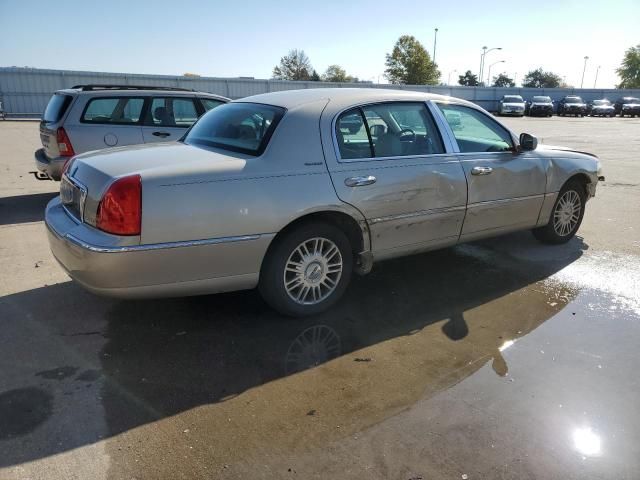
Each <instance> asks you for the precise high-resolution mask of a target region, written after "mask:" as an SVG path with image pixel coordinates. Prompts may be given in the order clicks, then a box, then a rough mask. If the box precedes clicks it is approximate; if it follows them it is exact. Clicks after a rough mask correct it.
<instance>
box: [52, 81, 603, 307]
mask: <svg viewBox="0 0 640 480" xmlns="http://www.w3.org/2000/svg"><path fill="white" fill-rule="evenodd" d="M453 121H455V124H454V127H455V128H452V127H451V126H450V122H453ZM599 178H600V179H602V177H600V163H599V161H598V159H597V158H596V157H595V156H594V155H590V154H585V153H580V152H575V151H571V150H568V149H565V148H559V147H550V146H542V145H537V140H536V139H535V137H533V136H531V135H528V134H522V135H521V136H520V138H518V137H517V136H516V135H514V134H513V133H512V132H510V131H509V130H508V129H507V128H505V127H504V126H503V125H501V124H500V123H498V122H497V121H496V120H495V119H494V118H493V117H492V116H491V115H490V114H488V113H487V112H486V111H485V110H483V109H481V108H479V107H478V106H476V105H474V104H472V103H470V102H467V101H464V100H460V99H455V98H450V97H443V96H439V95H433V94H423V93H415V92H399V91H394V90H378V89H312V90H297V91H287V92H277V93H268V94H264V95H257V96H253V97H249V98H245V99H243V100H236V101H233V102H230V103H228V104H226V105H222V106H220V107H218V108H216V109H214V110H212V111H210V112H208V113H207V114H205V115H204V116H203V117H202V118H201V119H200V120H198V122H197V123H196V124H195V125H194V126H193V127H192V128H191V130H190V131H189V132H188V133H187V135H186V136H185V137H184V138H183V139H182V140H181V141H180V142H173V143H161V144H153V145H140V146H136V147H127V148H115V149H109V150H103V151H101V152H93V153H88V154H84V155H78V156H77V157H75V158H74V159H73V160H72V161H71V163H70V165H69V167H68V168H67V170H66V173H65V174H64V176H63V179H62V183H61V188H60V197H59V198H55V199H53V200H52V201H51V202H50V203H49V205H48V206H47V209H46V215H45V218H46V225H47V227H48V230H49V241H50V244H51V249H52V252H53V254H54V255H55V257H56V258H57V259H58V261H59V262H60V264H61V265H62V266H63V267H64V268H65V269H66V270H67V272H68V273H69V275H70V276H71V277H72V278H74V279H75V280H76V281H77V282H78V283H80V284H81V285H82V286H84V287H86V288H87V289H89V290H91V291H93V292H95V293H98V294H104V295H110V296H116V297H123V298H131V297H159V296H181V295H196V294H206V293H214V292H224V291H230V290H240V289H251V288H254V287H256V286H257V287H259V289H260V291H261V293H262V295H263V296H264V298H265V300H266V301H267V302H268V303H269V304H270V305H272V306H273V307H274V308H276V309H277V310H279V311H280V312H282V313H284V314H288V315H294V316H300V315H309V314H314V313H317V312H320V311H322V310H324V309H326V308H328V307H329V306H331V305H332V304H334V303H335V302H336V301H337V300H338V299H339V298H340V296H341V295H342V294H343V293H344V291H345V289H346V288H347V284H348V283H349V280H350V277H351V274H352V272H356V273H360V274H364V273H367V272H369V271H370V270H371V268H372V265H373V264H374V262H378V261H381V260H385V259H388V258H394V257H398V256H402V255H410V254H415V253H418V252H424V251H427V250H433V249H436V248H442V247H447V246H451V245H455V244H458V243H461V242H467V241H470V240H476V239H480V238H485V237H491V236H496V235H500V234H503V233H506V232H511V231H515V230H522V229H532V230H533V233H534V235H535V236H536V237H537V238H538V239H540V240H541V241H543V242H546V243H551V244H558V243H564V242H567V241H568V240H569V239H571V238H572V237H573V236H574V234H575V233H576V231H577V230H578V227H579V226H580V223H581V221H582V216H583V214H584V211H585V202H586V201H587V200H588V199H589V198H591V197H592V196H594V195H595V191H596V185H597V183H598V180H599Z"/></svg>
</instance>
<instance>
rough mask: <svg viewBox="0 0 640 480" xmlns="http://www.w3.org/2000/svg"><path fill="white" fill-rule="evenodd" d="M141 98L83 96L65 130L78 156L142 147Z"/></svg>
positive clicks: (75, 106) (70, 116)
mask: <svg viewBox="0 0 640 480" xmlns="http://www.w3.org/2000/svg"><path fill="white" fill-rule="evenodd" d="M144 102H145V99H144V97H141V96H131V97H129V96H104V97H103V96H80V97H79V100H78V101H77V102H76V103H75V104H74V108H73V111H72V112H71V114H70V115H69V116H68V117H67V120H66V121H65V123H64V128H65V130H66V131H67V134H68V135H69V138H70V139H71V144H72V145H73V149H74V151H75V152H76V153H83V152H87V151H90V150H100V149H103V148H108V147H121V146H125V145H137V144H139V143H142V130H141V126H140V125H141V123H142V112H143V107H144Z"/></svg>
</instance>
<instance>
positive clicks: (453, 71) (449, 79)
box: [447, 70, 458, 85]
mask: <svg viewBox="0 0 640 480" xmlns="http://www.w3.org/2000/svg"><path fill="white" fill-rule="evenodd" d="M457 71H458V70H451V71H450V72H449V78H448V80H447V85H451V74H452V73H456V72H457Z"/></svg>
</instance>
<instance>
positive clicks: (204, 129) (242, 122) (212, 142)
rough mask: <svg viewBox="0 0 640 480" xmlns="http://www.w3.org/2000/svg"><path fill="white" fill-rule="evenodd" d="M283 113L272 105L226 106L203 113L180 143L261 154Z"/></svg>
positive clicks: (244, 104)
mask: <svg viewBox="0 0 640 480" xmlns="http://www.w3.org/2000/svg"><path fill="white" fill-rule="evenodd" d="M284 113H285V109H284V108H282V107H276V106H273V105H262V104H259V103H243V102H233V103H227V104H225V105H221V106H219V107H217V108H214V109H213V110H211V111H209V112H207V113H206V114H204V115H203V116H202V117H201V118H200V120H199V121H198V122H197V123H196V124H195V125H194V126H193V128H192V129H191V130H190V131H189V133H188V134H187V136H186V138H185V139H184V142H185V143H187V144H189V145H201V146H208V147H215V148H222V149H224V150H230V151H233V152H240V153H247V154H249V155H261V154H262V152H264V149H265V148H266V147H267V144H268V143H269V139H270V138H271V135H272V134H273V132H274V130H275V128H276V126H277V125H278V122H279V121H280V119H281V118H282V116H283V115H284Z"/></svg>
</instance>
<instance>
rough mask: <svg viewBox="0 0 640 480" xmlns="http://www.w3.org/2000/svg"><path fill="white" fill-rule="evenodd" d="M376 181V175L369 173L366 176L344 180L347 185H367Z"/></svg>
mask: <svg viewBox="0 0 640 480" xmlns="http://www.w3.org/2000/svg"><path fill="white" fill-rule="evenodd" d="M372 183H376V177H374V176H373V175H367V176H366V177H350V178H347V179H346V180H345V181H344V184H345V185H346V186H347V187H364V186H365V185H371V184H372Z"/></svg>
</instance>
